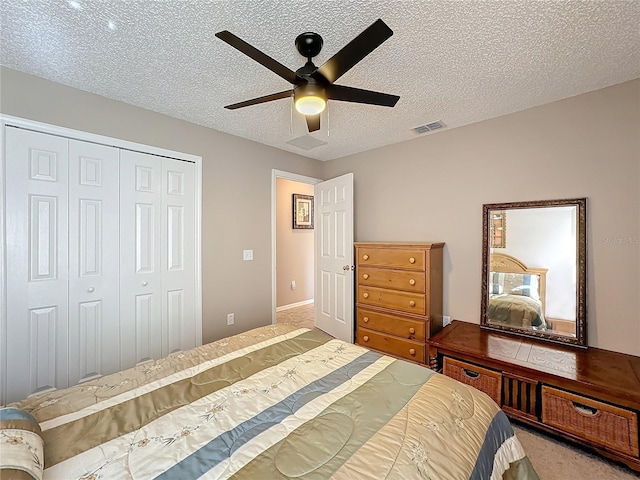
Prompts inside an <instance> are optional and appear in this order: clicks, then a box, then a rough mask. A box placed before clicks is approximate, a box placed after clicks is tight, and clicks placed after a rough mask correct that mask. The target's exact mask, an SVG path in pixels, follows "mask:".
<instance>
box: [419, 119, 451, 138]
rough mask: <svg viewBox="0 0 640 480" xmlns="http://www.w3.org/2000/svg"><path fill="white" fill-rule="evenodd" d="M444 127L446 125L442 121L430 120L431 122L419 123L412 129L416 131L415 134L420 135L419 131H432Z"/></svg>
mask: <svg viewBox="0 0 640 480" xmlns="http://www.w3.org/2000/svg"><path fill="white" fill-rule="evenodd" d="M444 127H446V125H445V124H444V123H442V122H441V121H440V120H438V121H437V122H431V123H427V124H426V125H420V126H419V127H416V128H414V129H413V131H414V132H416V134H417V135H420V134H421V133H427V132H432V131H433V130H438V129H440V128H444Z"/></svg>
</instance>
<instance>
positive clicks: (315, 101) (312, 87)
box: [294, 83, 327, 115]
mask: <svg viewBox="0 0 640 480" xmlns="http://www.w3.org/2000/svg"><path fill="white" fill-rule="evenodd" d="M294 99H295V104H296V110H297V111H298V112H300V113H301V114H303V115H318V114H319V113H322V112H323V111H324V109H325V107H326V106H327V95H326V94H325V91H324V88H322V87H321V86H319V85H316V84H313V83H307V84H305V85H300V86H298V87H296V89H295V92H294Z"/></svg>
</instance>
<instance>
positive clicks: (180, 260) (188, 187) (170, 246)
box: [162, 158, 196, 355]
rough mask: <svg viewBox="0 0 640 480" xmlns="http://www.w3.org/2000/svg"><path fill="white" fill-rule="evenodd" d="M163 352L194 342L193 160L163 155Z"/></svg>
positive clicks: (181, 347)
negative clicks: (175, 158)
mask: <svg viewBox="0 0 640 480" xmlns="http://www.w3.org/2000/svg"><path fill="white" fill-rule="evenodd" d="M162 162H163V177H162V180H163V182H162V191H163V198H162V216H163V217H162V224H163V230H162V252H163V255H162V302H163V304H162V333H163V335H162V338H163V342H162V353H163V355H168V354H170V353H173V352H176V351H180V350H187V349H189V348H193V347H195V346H196V324H195V318H196V312H195V275H196V272H195V164H193V163H190V162H183V161H180V160H174V159H168V158H164V159H163V160H162Z"/></svg>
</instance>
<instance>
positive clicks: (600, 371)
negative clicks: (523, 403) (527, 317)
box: [430, 320, 640, 409]
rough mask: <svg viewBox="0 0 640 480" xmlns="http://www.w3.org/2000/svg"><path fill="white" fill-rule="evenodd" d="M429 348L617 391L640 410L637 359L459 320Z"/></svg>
mask: <svg viewBox="0 0 640 480" xmlns="http://www.w3.org/2000/svg"><path fill="white" fill-rule="evenodd" d="M430 344H431V345H433V346H435V347H437V348H438V349H440V350H446V351H450V352H459V353H461V354H467V355H470V356H473V357H475V358H478V359H487V360H491V361H494V362H496V363H498V364H500V363H502V364H504V363H507V364H509V365H516V366H519V367H522V368H523V369H525V370H533V371H536V372H541V373H546V374H549V375H552V376H555V377H560V378H562V379H567V380H571V381H574V382H578V383H580V384H583V385H588V386H593V387H596V388H598V389H601V390H607V389H612V390H616V391H618V392H621V393H623V394H624V396H625V397H627V398H628V399H630V400H631V401H632V402H637V408H638V409H640V357H635V356H633V355H627V354H624V353H617V352H612V351H609V350H602V349H599V348H588V349H579V348H575V347H570V346H565V345H559V344H553V343H548V342H543V341H539V340H535V339H530V338H524V337H516V336H509V335H505V334H501V333H495V332H491V331H488V330H484V329H482V328H480V325H478V324H474V323H468V322H462V321H459V320H454V321H453V322H452V323H451V325H450V326H448V327H446V328H443V329H442V330H441V331H440V332H438V333H437V334H436V335H435V336H433V337H431V339H430Z"/></svg>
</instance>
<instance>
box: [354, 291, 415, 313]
mask: <svg viewBox="0 0 640 480" xmlns="http://www.w3.org/2000/svg"><path fill="white" fill-rule="evenodd" d="M358 302H359V303H362V304H366V305H374V306H377V307H384V308H390V309H393V310H398V311H401V312H406V313H413V314H416V315H424V314H425V296H424V294H420V293H411V292H402V291H399V290H386V289H384V288H378V287H368V286H366V285H358Z"/></svg>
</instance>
